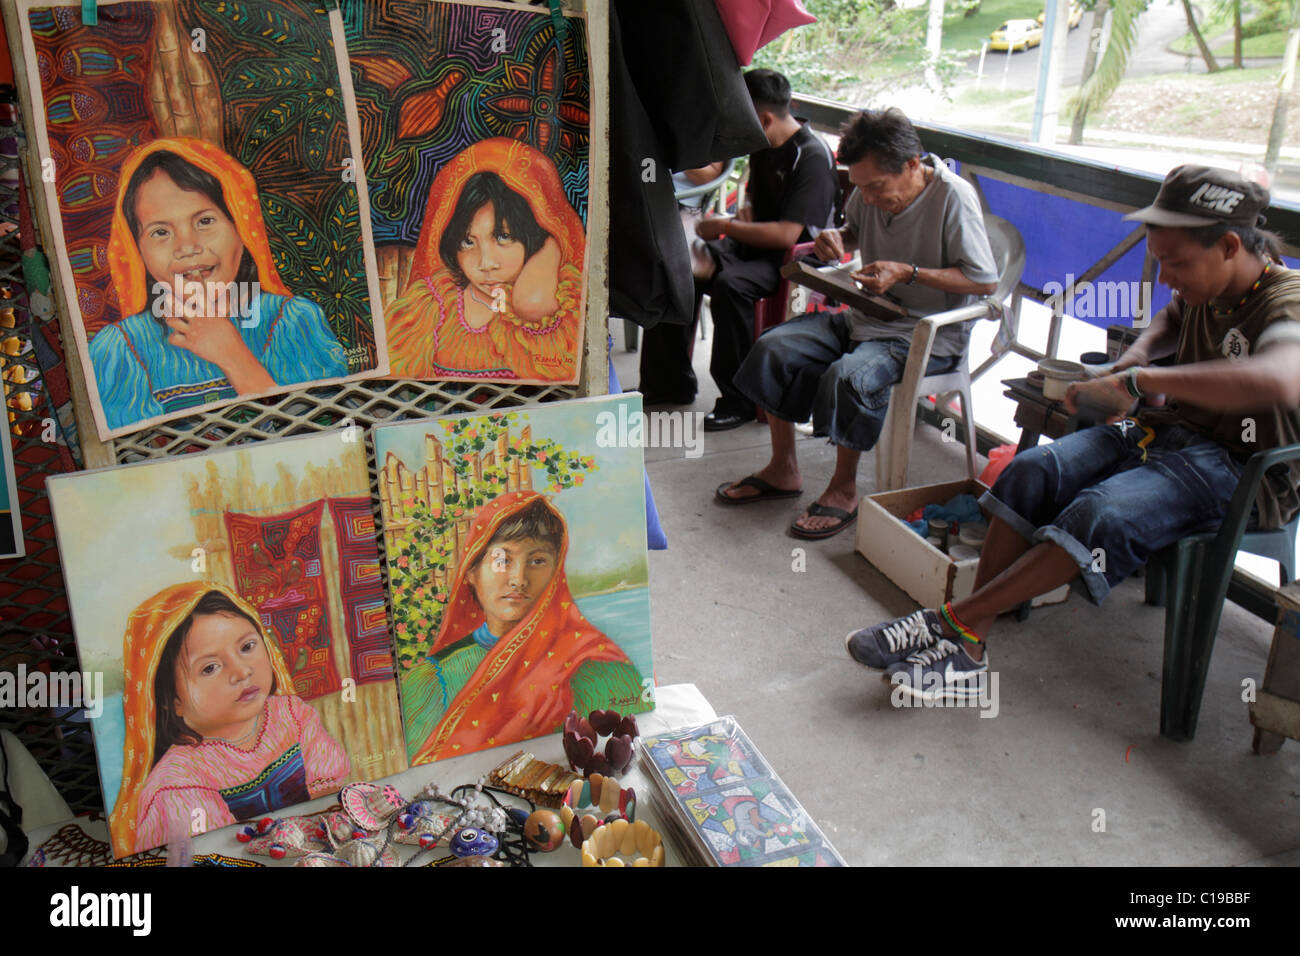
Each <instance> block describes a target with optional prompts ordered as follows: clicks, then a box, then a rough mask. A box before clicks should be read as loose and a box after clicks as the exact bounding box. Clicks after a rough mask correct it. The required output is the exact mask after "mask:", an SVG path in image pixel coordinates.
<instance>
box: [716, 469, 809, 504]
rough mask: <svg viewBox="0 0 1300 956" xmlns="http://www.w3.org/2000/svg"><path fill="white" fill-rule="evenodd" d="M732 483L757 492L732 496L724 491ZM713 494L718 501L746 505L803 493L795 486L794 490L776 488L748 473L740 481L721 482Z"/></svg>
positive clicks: (795, 496) (797, 495)
mask: <svg viewBox="0 0 1300 956" xmlns="http://www.w3.org/2000/svg"><path fill="white" fill-rule="evenodd" d="M733 485H735V486H736V487H737V488H745V487H749V488H753V489H754V490H755V491H757V492H758V494H756V495H746V496H745V497H744V498H732V497H731V496H729V495H727V494H726V491H727V489H728V488H730V487H732V486H733ZM715 494H716V495H717V497H718V500H719V501H722V502H725V503H726V504H729V505H747V504H749V503H750V502H751V501H771V500H772V499H773V498H798V497H799V496H800V495H801V494H803V489H802V488H796V489H795V490H794V491H786V490H784V489H782V488H777V487H776V486H774V485H769V484H768V483H767V482H766V481H764V480H763V479H762V478H759V477H758V476H756V475H749V476H748V477H745V478H742V479H740V481H724V482H723V483H722V484H720V485H718V490H717V492H715Z"/></svg>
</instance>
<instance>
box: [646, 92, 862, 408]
mask: <svg viewBox="0 0 1300 956" xmlns="http://www.w3.org/2000/svg"><path fill="white" fill-rule="evenodd" d="M745 85H746V86H747V87H748V88H749V95H750V98H751V99H752V100H753V101H754V109H755V111H756V112H757V113H758V118H759V121H760V122H761V123H762V125H763V131H764V132H765V133H766V134H767V140H768V142H769V143H770V144H771V147H770V148H769V149H764V150H760V151H759V152H757V153H752V154H751V155H750V157H749V169H750V172H749V190H748V203H747V205H746V206H745V207H744V208H743V209H741V210H740V211H739V212H738V213H737V214H736V215H735V216H715V217H711V218H707V219H702V220H700V222H699V223H698V224H697V225H696V227H695V232H696V234H697V235H698V236H699V238H700V239H701V240H703V245H704V247H705V249H707V253H708V257H709V258H710V259H711V260H712V265H713V274H712V276H711V277H710V278H697V279H696V283H695V303H696V312H697V314H698V312H699V302H700V299H701V297H702V296H703V295H704V294H706V293H707V294H708V295H709V297H710V303H711V307H710V311H711V313H712V315H713V330H714V331H713V356H712V360H711V361H710V363H709V373H710V374H711V375H712V376H713V381H714V382H715V383H716V384H717V386H718V391H719V392H721V393H722V394H721V396H720V397H719V398H718V401H717V404H716V405H715V406H714V408H713V412H712V413H711V414H710V415H708V416H707V417H706V418H705V419H704V427H705V429H706V430H707V431H723V430H725V429H728V428H735V427H736V426H738V425H743V424H744V423H745V422H748V421H752V420H753V419H754V405H753V403H752V402H751V401H749V399H747V398H745V396H744V395H742V394H741V393H740V392H739V391H737V389H736V387H735V386H734V385H733V384H732V381H731V380H732V378H733V376H735V374H736V371H737V370H738V369H739V368H740V366H741V363H743V362H744V360H745V356H746V355H748V354H749V349H750V346H751V345H752V344H753V341H754V305H755V303H756V302H758V300H759V299H761V298H763V297H764V296H767V295H771V294H772V293H773V292H775V291H776V287H777V284H778V283H779V282H780V278H781V263H782V260H783V259H784V257H785V250H786V249H788V248H789V247H790V246H792V245H795V244H796V243H799V242H807V241H810V240H811V238H812V235H813V234H815V233H816V231H818V230H819V229H821V228H825V227H826V226H829V225H831V221H832V217H833V215H834V209H835V197H836V194H837V193H838V192H839V180H838V177H837V176H836V173H835V161H834V159H833V158H832V157H831V153H830V150H829V149H828V148H827V147H826V144H825V143H823V142H822V140H821V138H820V137H819V136H818V135H817V134H816V133H814V132H813V131H812V129H810V128H809V127H808V125H807V124H804V123H800V122H799V120H797V119H796V118H795V117H794V115H793V114H792V113H791V112H790V84H789V82H788V81H787V80H786V78H785V77H784V76H782V75H781V74H780V73H776V72H774V71H772V70H750V71H749V72H748V73H746V74H745ZM810 226H811V227H813V229H812V233H810V231H809V228H808V227H810ZM693 331H694V330H693V329H692V328H690V327H687V326H672V325H664V324H661V325H657V326H655V327H654V328H653V329H649V330H647V332H646V334H645V340H644V344H643V346H642V350H641V389H640V390H641V392H642V393H643V394H644V395H645V403H646V404H647V405H653V404H682V405H685V404H690V403H691V402H692V401H694V400H695V389H696V379H695V372H694V371H693V370H692V369H691V358H690V347H691V338H692V335H693Z"/></svg>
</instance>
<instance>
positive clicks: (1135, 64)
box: [957, 0, 1205, 90]
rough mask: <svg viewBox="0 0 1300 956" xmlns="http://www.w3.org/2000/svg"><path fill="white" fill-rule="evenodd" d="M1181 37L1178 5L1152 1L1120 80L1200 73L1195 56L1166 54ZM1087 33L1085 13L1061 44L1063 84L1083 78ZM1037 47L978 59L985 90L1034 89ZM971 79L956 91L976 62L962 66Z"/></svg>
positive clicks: (974, 69)
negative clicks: (1063, 49)
mask: <svg viewBox="0 0 1300 956" xmlns="http://www.w3.org/2000/svg"><path fill="white" fill-rule="evenodd" d="M1186 32H1187V18H1186V16H1185V15H1184V14H1183V6H1182V4H1181V3H1179V2H1176V0H1175V2H1169V0H1165V2H1162V0H1155V2H1153V3H1152V5H1151V8H1150V9H1148V10H1147V12H1146V13H1144V14H1142V19H1141V20H1140V21H1139V22H1138V41H1137V50H1136V51H1135V52H1134V54H1133V57H1132V59H1131V61H1130V62H1129V65H1128V72H1126V73H1125V74H1124V75H1125V77H1126V78H1128V79H1132V78H1133V77H1137V76H1153V75H1156V74H1160V73H1204V72H1205V63H1204V62H1203V61H1202V60H1201V58H1200V57H1196V56H1193V57H1187V56H1182V55H1181V54H1178V53H1171V52H1169V44H1170V43H1172V42H1173V41H1174V40H1176V39H1178V37H1180V36H1182V35H1183V34H1184V33H1186ZM1091 34H1092V14H1091V13H1085V14H1084V15H1083V22H1082V23H1080V24H1079V26H1077V27H1075V28H1074V29H1073V30H1071V31H1070V36H1069V39H1068V40H1067V41H1066V52H1065V71H1064V77H1063V83H1064V85H1066V86H1076V85H1078V83H1079V80H1080V77H1081V76H1082V73H1083V61H1084V58H1085V56H1086V55H1087V52H1088V39H1089V37H1090V36H1091ZM1042 50H1043V48H1042V46H1037V47H1034V48H1033V49H1032V50H1027V51H1025V52H1023V53H998V52H994V51H992V50H990V51H989V52H988V54H987V55H986V56H985V59H984V81H983V83H982V84H981V85H982V86H983V87H984V88H985V89H988V88H990V87H991V85H992V84H993V83H997V84H999V85H1001V84H1002V83H1003V77H1004V71H1005V87H1006V89H1008V90H1032V89H1034V88H1036V87H1037V86H1038V65H1039V61H1040V59H1041V57H1042ZM966 66H967V68H968V69H969V70H970V73H971V77H970V78H967V79H962V80H958V82H957V87H958V88H960V87H963V86H966V85H967V84H968V83H969V82H970V80H971V79H973V78H974V77H975V76H977V75H978V70H979V57H978V56H976V57H972V58H971V59H969V60H967V61H966Z"/></svg>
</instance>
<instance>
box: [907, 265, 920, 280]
mask: <svg viewBox="0 0 1300 956" xmlns="http://www.w3.org/2000/svg"><path fill="white" fill-rule="evenodd" d="M920 271H921V270H920V269H919V268H918V267H917V265H916V263H915V262H913V263H912V278H910V279H908V280H907V284H908V285H911V284H912V283H914V282H915V281H916V274H917V273H918V272H920Z"/></svg>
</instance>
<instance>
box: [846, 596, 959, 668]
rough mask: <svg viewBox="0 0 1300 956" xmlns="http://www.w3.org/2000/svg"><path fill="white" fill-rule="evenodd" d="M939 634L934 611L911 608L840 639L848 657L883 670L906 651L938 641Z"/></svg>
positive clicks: (940, 630) (905, 654)
mask: <svg viewBox="0 0 1300 956" xmlns="http://www.w3.org/2000/svg"><path fill="white" fill-rule="evenodd" d="M942 637H943V625H942V624H941V623H940V622H939V615H938V614H936V613H934V611H929V610H925V611H913V612H912V613H911V614H909V615H907V617H900V618H897V619H895V620H893V621H886V622H885V623H884V624H877V625H876V626H875V627H865V628H863V629H862V630H860V631H854V632H853V633H852V634H849V635H848V636H847V637H845V638H844V647H845V648H846V649H847V650H848V652H849V656H850V657H851V658H853V659H854V660H855V661H857V662H858V663H859V664H863V665H865V666H866V667H870V668H871V669H872V670H878V671H881V670H884V669H885V668H887V667H889V666H890V665H891V664H897V663H898V662H899V661H901V660H903V659H904V658H905V657H907V656H908V655H909V654H912V653H915V652H916V651H919V650H922V649H924V648H927V647H930V646H931V645H933V644H936V643H938V641H939V639H940V638H942Z"/></svg>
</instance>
